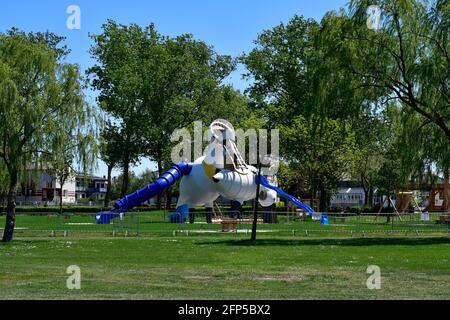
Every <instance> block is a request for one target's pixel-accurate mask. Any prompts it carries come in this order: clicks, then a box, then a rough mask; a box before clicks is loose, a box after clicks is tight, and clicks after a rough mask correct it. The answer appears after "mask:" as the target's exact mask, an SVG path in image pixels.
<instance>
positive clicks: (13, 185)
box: [2, 169, 19, 242]
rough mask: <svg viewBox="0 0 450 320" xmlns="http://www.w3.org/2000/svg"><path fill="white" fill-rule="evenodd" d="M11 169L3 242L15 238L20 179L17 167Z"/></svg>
mask: <svg viewBox="0 0 450 320" xmlns="http://www.w3.org/2000/svg"><path fill="white" fill-rule="evenodd" d="M9 171H10V173H9V174H10V183H9V192H8V200H7V201H8V203H7V206H6V223H5V231H4V233H3V239H2V241H3V242H10V241H11V240H12V239H13V234H14V227H15V225H16V192H17V181H18V179H19V177H18V172H17V169H13V170H9Z"/></svg>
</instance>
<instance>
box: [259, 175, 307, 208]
mask: <svg viewBox="0 0 450 320" xmlns="http://www.w3.org/2000/svg"><path fill="white" fill-rule="evenodd" d="M259 177H260V178H261V181H260V183H261V185H262V186H264V187H266V188H267V189H271V190H273V191H275V192H276V193H278V194H279V195H280V196H281V197H283V198H285V199H287V200H290V201H292V202H293V203H294V204H295V205H296V206H297V207H299V208H302V209H303V210H305V211H306V212H308V213H313V212H315V211H314V210H313V209H312V208H311V207H310V206H308V205H307V204H304V203H303V202H301V201H300V200H298V199H297V198H295V197H293V196H291V195H290V194H287V193H286V192H284V191H283V190H281V189H280V188H278V187H275V186H274V185H271V184H270V183H269V181H267V179H266V178H265V177H264V176H259Z"/></svg>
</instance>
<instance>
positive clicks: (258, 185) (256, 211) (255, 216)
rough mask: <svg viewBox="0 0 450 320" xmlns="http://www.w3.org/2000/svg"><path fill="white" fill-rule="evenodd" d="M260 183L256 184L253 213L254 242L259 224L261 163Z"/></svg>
mask: <svg viewBox="0 0 450 320" xmlns="http://www.w3.org/2000/svg"><path fill="white" fill-rule="evenodd" d="M257 178H258V182H257V184H256V198H255V207H254V211H253V226H252V241H255V240H256V224H257V223H258V202H259V188H260V186H261V163H260V164H259V165H258V176H257Z"/></svg>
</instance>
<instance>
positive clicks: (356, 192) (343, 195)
mask: <svg viewBox="0 0 450 320" xmlns="http://www.w3.org/2000/svg"><path fill="white" fill-rule="evenodd" d="M365 198H366V197H365V193H364V189H363V187H361V186H358V185H357V184H355V183H352V182H351V181H341V182H340V183H339V188H338V190H337V191H336V192H335V193H334V194H333V195H332V196H331V200H330V207H332V208H335V207H342V208H345V207H355V206H362V205H364V201H365Z"/></svg>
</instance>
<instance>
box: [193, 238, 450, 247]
mask: <svg viewBox="0 0 450 320" xmlns="http://www.w3.org/2000/svg"><path fill="white" fill-rule="evenodd" d="M196 244H198V245H229V246H268V247H270V246H320V245H324V246H332V245H334V246H354V247H362V246H393V245H400V246H421V245H433V244H450V237H427V238H356V239H304V240H290V239H260V240H256V241H252V240H248V239H245V240H232V239H230V240H220V241H201V242H200V241H199V242H196Z"/></svg>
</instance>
